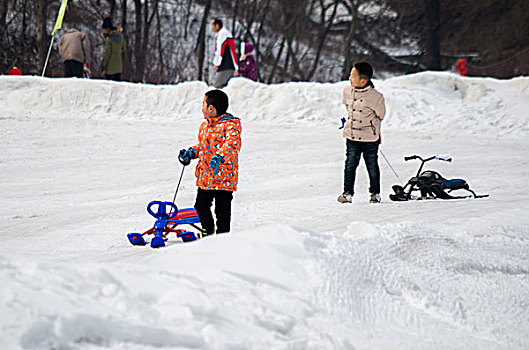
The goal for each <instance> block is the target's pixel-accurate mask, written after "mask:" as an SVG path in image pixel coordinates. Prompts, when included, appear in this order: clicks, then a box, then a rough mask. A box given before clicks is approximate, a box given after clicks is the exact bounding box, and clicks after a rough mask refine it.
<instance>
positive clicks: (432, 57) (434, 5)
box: [424, 0, 441, 70]
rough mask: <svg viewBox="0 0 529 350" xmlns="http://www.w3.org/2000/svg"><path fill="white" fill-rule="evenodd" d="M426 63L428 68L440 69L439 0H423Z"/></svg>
mask: <svg viewBox="0 0 529 350" xmlns="http://www.w3.org/2000/svg"><path fill="white" fill-rule="evenodd" d="M424 2H425V13H426V16H425V17H424V19H425V22H426V23H425V30H426V33H424V40H425V45H424V46H425V49H426V65H427V68H428V69H434V70H439V69H441V41H440V38H439V31H440V22H439V6H440V4H439V0H424Z"/></svg>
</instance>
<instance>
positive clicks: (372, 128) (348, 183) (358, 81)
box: [338, 62, 386, 203]
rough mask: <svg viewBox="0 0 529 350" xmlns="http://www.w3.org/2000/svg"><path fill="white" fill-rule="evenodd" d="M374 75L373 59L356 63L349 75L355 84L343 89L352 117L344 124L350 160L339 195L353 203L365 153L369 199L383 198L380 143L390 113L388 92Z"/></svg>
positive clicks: (340, 199) (344, 101) (344, 134)
mask: <svg viewBox="0 0 529 350" xmlns="http://www.w3.org/2000/svg"><path fill="white" fill-rule="evenodd" d="M372 77H373V68H372V67H371V65H370V64H369V63H366V62H360V63H356V64H355V65H354V67H353V68H352V69H351V75H350V76H349V81H350V82H351V86H348V87H346V88H345V89H344V91H343V98H342V103H343V104H345V107H346V109H347V113H348V118H347V121H346V122H345V124H344V127H343V136H344V137H345V138H346V160H345V170H344V191H343V193H342V194H341V195H340V196H339V197H338V202H340V203H351V202H352V200H353V194H354V183H355V177H356V168H357V167H358V164H359V163H360V157H361V156H363V158H364V162H365V164H366V168H367V172H368V175H369V192H370V193H371V196H370V200H369V202H370V203H379V202H380V169H379V167H378V146H379V144H380V142H381V139H380V124H381V123H382V120H383V119H384V116H385V114H386V106H385V102H384V96H383V95H382V94H381V93H380V92H378V91H377V90H376V89H375V87H374V85H373V83H372V82H371V78H372Z"/></svg>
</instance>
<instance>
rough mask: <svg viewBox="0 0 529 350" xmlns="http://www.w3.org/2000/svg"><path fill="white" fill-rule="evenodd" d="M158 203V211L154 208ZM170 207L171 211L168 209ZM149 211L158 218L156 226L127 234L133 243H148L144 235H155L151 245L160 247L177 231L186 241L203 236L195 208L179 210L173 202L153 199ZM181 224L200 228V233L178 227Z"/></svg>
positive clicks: (178, 235) (177, 234) (179, 236)
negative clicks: (141, 231) (170, 234)
mask: <svg viewBox="0 0 529 350" xmlns="http://www.w3.org/2000/svg"><path fill="white" fill-rule="evenodd" d="M155 205H157V206H158V207H157V210H156V212H155V211H154V210H153V209H152V207H153V206H155ZM168 208H169V213H167V209H168ZM147 212H148V213H149V214H151V215H152V216H154V217H155V218H156V222H155V223H154V226H153V227H152V228H150V229H148V230H147V231H145V232H143V233H129V234H128V235H127V237H128V239H129V242H130V243H131V244H132V245H146V244H147V242H146V241H145V239H144V238H143V236H144V235H151V234H152V235H154V238H153V239H151V247H152V248H158V247H163V246H165V241H167V239H168V238H167V236H168V235H169V233H171V232H174V233H176V237H178V238H181V239H182V241H184V242H190V241H194V240H196V239H198V238H200V237H201V233H202V229H201V228H200V227H199V226H197V224H200V219H199V218H198V215H197V211H196V210H195V209H194V208H186V209H180V210H178V207H177V206H176V205H175V204H174V203H172V202H162V201H152V202H150V203H149V204H148V205H147ZM179 225H189V226H191V227H193V228H194V229H196V230H198V232H199V233H195V232H193V231H188V230H184V229H177V228H176V227H177V226H179Z"/></svg>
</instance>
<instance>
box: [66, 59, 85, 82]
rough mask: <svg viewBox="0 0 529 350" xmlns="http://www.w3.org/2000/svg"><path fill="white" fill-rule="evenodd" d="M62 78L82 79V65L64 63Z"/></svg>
mask: <svg viewBox="0 0 529 350" xmlns="http://www.w3.org/2000/svg"><path fill="white" fill-rule="evenodd" d="M64 77H65V78H71V77H77V78H84V75H83V64H82V63H81V62H78V61H75V60H68V61H64Z"/></svg>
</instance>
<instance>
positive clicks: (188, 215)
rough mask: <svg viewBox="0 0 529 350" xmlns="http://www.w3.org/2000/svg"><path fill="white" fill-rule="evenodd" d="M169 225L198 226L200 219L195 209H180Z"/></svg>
mask: <svg viewBox="0 0 529 350" xmlns="http://www.w3.org/2000/svg"><path fill="white" fill-rule="evenodd" d="M168 223H170V224H173V225H184V224H198V223H200V219H199V217H198V214H197V211H196V210H195V208H185V209H179V210H178V214H176V216H175V217H174V218H172V219H169V221H168Z"/></svg>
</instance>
